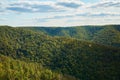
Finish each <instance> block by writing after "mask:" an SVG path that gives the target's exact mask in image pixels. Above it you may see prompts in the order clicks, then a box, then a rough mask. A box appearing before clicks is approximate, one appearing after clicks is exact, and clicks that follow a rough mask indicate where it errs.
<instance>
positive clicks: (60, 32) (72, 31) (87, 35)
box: [24, 25, 120, 47]
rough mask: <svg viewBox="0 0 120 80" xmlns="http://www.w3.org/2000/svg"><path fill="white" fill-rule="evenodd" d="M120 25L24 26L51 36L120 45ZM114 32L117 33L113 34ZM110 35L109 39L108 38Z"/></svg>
mask: <svg viewBox="0 0 120 80" xmlns="http://www.w3.org/2000/svg"><path fill="white" fill-rule="evenodd" d="M119 27H120V25H106V26H77V27H24V29H29V30H33V31H37V32H43V33H45V34H47V35H50V36H64V37H71V38H76V39H80V40H87V41H93V42H94V41H95V42H97V43H100V44H104V45H111V46H116V47H120V38H119V37H120V36H119V35H120V28H119ZM113 30H114V31H113ZM112 33H115V34H114V35H112ZM104 34H105V35H104ZM108 37H109V40H107V39H108Z"/></svg>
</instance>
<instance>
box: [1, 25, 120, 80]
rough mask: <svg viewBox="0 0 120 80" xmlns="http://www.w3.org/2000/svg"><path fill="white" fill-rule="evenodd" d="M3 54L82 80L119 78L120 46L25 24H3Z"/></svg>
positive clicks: (111, 79)
mask: <svg viewBox="0 0 120 80" xmlns="http://www.w3.org/2000/svg"><path fill="white" fill-rule="evenodd" d="M118 32H119V31H118ZM92 34H95V33H94V31H93V33H92ZM95 35H97V34H95ZM116 39H117V38H116ZM0 54H2V55H5V56H9V57H12V58H14V59H19V60H22V61H25V62H35V63H36V62H37V63H40V64H42V65H43V66H44V67H47V68H49V69H51V70H53V71H55V72H59V73H62V74H64V75H72V76H75V77H77V78H79V79H81V80H96V79H97V80H119V74H120V71H119V66H120V62H119V61H120V48H117V47H112V46H105V45H101V44H96V43H92V42H87V41H80V40H77V39H74V38H65V37H50V36H48V35H46V34H44V32H34V31H31V30H25V29H24V28H12V27H0ZM28 65H29V64H28ZM30 69H31V68H30ZM69 80H70V79H69ZM72 80H73V79H72Z"/></svg>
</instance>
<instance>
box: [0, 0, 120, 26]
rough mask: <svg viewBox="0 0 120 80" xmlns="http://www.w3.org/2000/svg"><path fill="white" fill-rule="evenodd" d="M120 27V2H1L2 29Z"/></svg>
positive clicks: (23, 0)
mask: <svg viewBox="0 0 120 80" xmlns="http://www.w3.org/2000/svg"><path fill="white" fill-rule="evenodd" d="M106 24H120V0H1V1H0V25H10V26H78V25H106Z"/></svg>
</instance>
